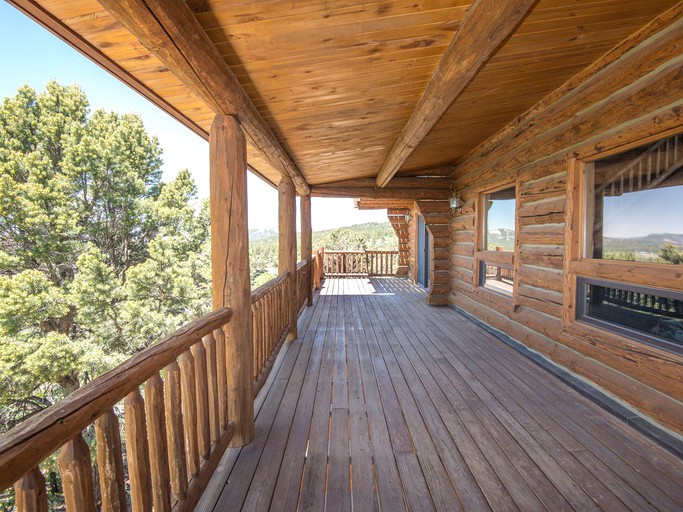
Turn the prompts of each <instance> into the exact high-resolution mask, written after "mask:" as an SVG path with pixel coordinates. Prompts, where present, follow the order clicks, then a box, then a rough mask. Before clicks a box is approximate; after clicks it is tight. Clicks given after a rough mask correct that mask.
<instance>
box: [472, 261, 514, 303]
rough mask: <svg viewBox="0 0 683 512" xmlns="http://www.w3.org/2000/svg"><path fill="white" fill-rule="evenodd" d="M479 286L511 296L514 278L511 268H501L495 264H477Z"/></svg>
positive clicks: (483, 262)
mask: <svg viewBox="0 0 683 512" xmlns="http://www.w3.org/2000/svg"><path fill="white" fill-rule="evenodd" d="M479 265H480V267H479V286H484V287H486V288H490V289H492V290H495V291H497V292H501V293H504V294H505V295H512V287H513V285H514V278H513V274H512V267H511V266H510V267H508V266H507V265H505V266H501V265H500V264H497V263H486V262H485V261H482V262H480V263H479Z"/></svg>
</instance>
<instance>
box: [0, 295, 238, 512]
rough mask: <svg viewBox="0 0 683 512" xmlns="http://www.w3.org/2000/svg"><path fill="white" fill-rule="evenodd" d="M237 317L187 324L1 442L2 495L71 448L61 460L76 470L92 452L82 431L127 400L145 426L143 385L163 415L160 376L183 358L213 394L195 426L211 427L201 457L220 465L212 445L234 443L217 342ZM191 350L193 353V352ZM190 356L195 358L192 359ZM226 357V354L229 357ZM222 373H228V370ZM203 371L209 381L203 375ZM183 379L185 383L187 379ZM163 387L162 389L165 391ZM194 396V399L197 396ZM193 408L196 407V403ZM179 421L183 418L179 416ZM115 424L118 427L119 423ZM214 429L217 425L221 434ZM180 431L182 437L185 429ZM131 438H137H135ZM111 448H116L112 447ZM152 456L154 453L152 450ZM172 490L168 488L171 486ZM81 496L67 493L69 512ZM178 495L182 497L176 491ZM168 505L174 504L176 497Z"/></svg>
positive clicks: (215, 315)
mask: <svg viewBox="0 0 683 512" xmlns="http://www.w3.org/2000/svg"><path fill="white" fill-rule="evenodd" d="M231 317H232V311H231V310H230V309H228V308H224V309H220V310H217V311H214V312H212V313H209V314H208V315H206V316H204V317H202V318H200V319H198V320H195V321H193V322H190V323H188V324H186V325H185V326H183V327H181V328H180V329H178V330H176V331H175V332H174V333H172V334H170V335H169V336H167V337H166V338H164V339H163V340H161V341H159V342H157V343H155V344H154V345H151V346H149V347H147V348H145V349H143V350H141V351H140V352H139V353H137V354H136V355H134V356H133V357H131V358H130V359H129V360H128V361H126V362H125V363H123V364H121V365H120V366H118V367H117V368H115V369H113V370H111V371H109V372H107V373H105V374H103V375H101V376H100V377H98V378H96V379H95V380H93V381H92V382H90V383H88V384H86V385H85V386H83V387H82V388H80V389H78V390H76V391H74V392H73V393H72V394H70V395H69V396H68V397H66V398H65V399H64V400H62V401H60V402H58V403H56V404H54V405H52V406H50V407H48V408H47V409H45V410H44V411H41V412H40V413H38V414H36V415H35V416H33V417H32V418H31V419H29V420H27V421H25V422H24V423H21V424H20V425H18V426H17V427H15V428H14V429H12V430H11V431H9V432H7V433H6V434H4V435H3V436H1V437H0V467H2V472H0V490H4V489H6V488H7V487H9V486H10V485H12V484H13V483H15V482H17V481H18V480H19V479H21V478H22V477H23V476H24V475H27V474H28V473H30V472H31V471H32V470H34V468H36V467H37V466H38V465H39V464H40V463H41V462H42V461H43V460H44V459H45V458H46V457H48V456H49V455H51V454H52V453H54V452H55V451H56V450H57V449H59V448H60V447H62V446H65V445H68V446H69V448H70V449H69V450H68V454H67V455H66V456H65V455H64V450H62V455H60V459H62V457H63V456H64V457H66V458H65V461H66V462H65V467H72V466H69V465H68V464H72V465H73V464H74V461H73V460H66V459H68V455H69V454H71V453H72V452H77V451H78V450H82V449H85V450H87V451H88V452H89V450H88V448H87V445H85V443H84V442H83V439H82V437H81V431H82V430H84V429H85V428H86V427H88V426H89V425H90V424H92V423H93V422H94V421H95V420H97V419H98V418H103V417H105V415H109V414H112V415H113V410H112V407H113V406H114V405H115V404H117V403H118V402H120V401H121V400H123V399H124V398H125V400H126V403H125V405H126V416H128V413H129V410H130V411H133V412H135V413H136V414H135V415H134V416H136V418H137V419H140V416H139V415H140V414H143V416H142V418H141V421H142V424H144V411H142V412H141V409H140V408H139V407H138V405H139V404H138V403H136V402H135V401H136V399H137V398H139V402H140V403H142V399H141V397H140V392H139V387H140V385H142V384H143V383H146V384H145V386H146V387H145V394H146V395H147V393H149V394H150V397H151V398H152V401H153V403H154V404H155V406H156V407H157V409H156V411H157V412H158V410H159V409H160V410H162V411H163V406H164V401H163V385H164V383H163V382H162V381H161V379H160V377H159V374H160V372H161V371H162V370H164V368H167V367H168V368H171V366H169V365H172V366H173V367H174V368H178V365H177V363H176V359H177V358H178V357H180V358H181V367H182V363H183V357H185V358H186V361H190V362H191V363H193V364H194V365H195V366H197V369H198V370H200V371H199V372H198V374H197V376H196V380H195V378H194V375H193V376H192V383H193V384H195V385H196V386H197V390H200V389H204V390H207V395H210V396H209V397H208V399H207V400H209V401H210V403H208V404H207V403H206V402H203V400H204V399H203V398H200V397H198V396H197V397H196V398H197V399H198V400H197V401H198V402H203V404H204V406H205V407H204V409H203V412H204V413H205V418H202V417H200V418H197V416H193V417H192V418H191V420H192V421H194V422H195V423H196V422H197V420H198V419H199V422H200V424H201V423H202V422H205V423H206V425H207V428H209V427H208V425H209V422H210V424H211V425H210V430H211V434H212V435H211V439H210V440H208V442H209V449H208V450H207V449H206V447H204V449H202V447H200V448H199V455H200V456H201V457H202V458H204V459H208V458H209V453H208V452H209V451H211V454H210V455H211V459H213V460H216V456H215V454H214V452H215V450H211V449H210V444H211V441H213V442H215V444H216V445H221V446H227V442H228V441H229V438H230V437H232V425H231V424H228V422H227V414H225V417H224V418H219V411H218V401H219V396H218V395H219V394H220V386H218V387H217V384H216V380H215V376H216V372H217V371H218V373H219V374H220V371H221V367H220V358H218V360H219V363H218V365H219V366H218V369H217V367H216V365H217V363H216V357H215V350H216V345H215V340H214V337H213V333H214V331H216V334H217V336H216V337H217V338H219V339H220V338H221V335H222V329H221V328H222V327H223V326H224V325H225V324H227V323H228V322H229V321H230V319H231ZM202 338H205V340H204V343H202ZM220 341H224V340H220ZM190 349H192V350H191V351H190ZM207 349H208V350H207ZM211 351H213V352H211ZM190 352H192V354H191V353H190ZM222 353H225V352H224V351H223V352H222ZM193 355H194V357H193ZM207 356H208V357H207ZM207 359H208V362H209V363H210V364H209V365H208V369H207V364H206V363H207ZM222 370H223V371H225V367H224V365H223V367H222ZM202 371H203V375H200V373H202ZM167 373H168V371H167ZM181 373H182V370H181ZM193 373H194V371H193ZM167 377H168V375H167ZM202 377H203V379H202ZM178 378H179V379H180V378H181V377H178ZM155 379H156V380H155ZM178 382H179V381H178ZM159 386H162V387H161V389H160V388H159ZM178 386H180V384H178ZM192 394H194V392H193V393H192ZM129 399H130V404H129ZM159 400H160V401H159ZM148 401H149V400H148ZM129 405H130V406H131V407H130V409H129V407H128V406H129ZM147 405H148V406H150V407H151V404H147ZM192 405H194V401H193V403H192ZM220 405H221V410H227V409H225V404H223V403H222V402H221V404H220ZM175 406H176V407H180V404H179V403H176V404H175ZM183 406H185V404H183ZM167 407H168V405H167ZM149 412H154V411H149ZM162 416H163V415H162ZM178 417H180V414H179V412H178ZM126 419H127V422H126V431H127V433H128V427H129V424H128V418H126ZM113 421H114V422H115V423H116V424H118V422H117V420H116V418H115V417H114V420H113ZM148 423H149V425H148V427H149V428H148V430H149V429H152V430H154V429H158V428H160V426H161V425H163V423H164V422H163V419H162V420H160V423H159V424H158V425H157V424H152V423H153V422H152V421H150V420H148ZM214 424H215V425H216V427H215V428H214ZM139 425H140V424H137V425H136V426H139ZM117 429H118V426H117V427H116V430H117ZM170 429H171V426H170V425H169V431H170ZM219 429H222V432H219V431H218V430H219ZM179 430H180V431H182V428H181V429H179ZM200 430H201V428H200ZM112 431H113V430H112ZM150 432H151V430H150ZM207 432H208V430H207ZM128 434H129V435H132V434H131V433H128ZM137 434H138V435H143V436H144V435H146V434H145V433H144V432H142V433H141V432H139V431H138V432H137ZM157 434H158V432H157ZM202 434H204V437H207V434H206V432H204V433H202V432H200V433H199V434H198V435H199V437H202ZM159 435H160V434H159ZM149 436H150V439H153V436H152V434H151V433H150V434H149ZM164 437H165V433H164ZM226 439H227V441H226ZM98 440H99V437H98ZM200 440H201V439H200ZM176 441H177V440H176ZM150 443H151V441H150ZM118 444H119V448H118V451H119V454H118V457H119V458H120V457H121V455H120V441H119V442H118ZM170 444H171V440H170V439H169V451H172V449H171V446H170ZM164 445H165V443H164ZM127 446H128V448H127V452H128V456H129V459H130V457H131V452H132V451H134V450H132V448H133V446H132V439H129V440H128V441H127ZM65 447H66V446H65ZM83 447H84V448H83ZM107 448H110V447H109V446H108V447H107ZM145 448H146V443H145ZM152 448H153V447H152ZM181 448H182V443H181ZM99 449H100V448H98V451H99ZM102 449H103V448H102ZM150 453H152V450H151V449H150ZM88 457H89V455H88ZM178 457H180V455H178ZM188 457H189V455H188ZM182 458H183V460H184V458H185V454H184V452H183V453H182ZM219 458H220V456H218V459H219ZM81 462H82V461H81ZM159 462H160V463H162V464H166V465H168V461H167V460H166V461H163V460H161V459H160V460H159ZM207 462H208V460H207ZM89 465H90V460H89V458H88V460H87V466H88V467H87V471H88V473H89V472H90V471H91V470H90V466H89ZM204 466H207V464H206V463H205V464H204ZM60 469H61V466H60ZM153 469H154V468H152V470H153ZM157 469H158V468H157ZM188 469H189V468H188ZM146 470H147V472H148V473H150V472H151V473H152V481H156V480H155V478H154V476H155V474H154V471H152V470H151V469H150V467H149V463H148V464H147V467H146ZM203 470H204V467H202V468H201V471H200V469H199V468H197V469H196V471H194V472H192V471H190V472H189V476H188V478H187V480H190V477H194V480H195V481H198V480H203V477H204V475H203V472H204V471H203ZM166 471H168V467H166ZM144 476H145V475H143V477H144ZM200 477H202V478H200ZM146 478H147V479H149V474H148V475H146ZM74 485H75V484H74ZM166 485H168V482H167V483H166ZM91 486H92V483H90V487H91ZM181 487H183V488H184V489H185V490H186V491H183V493H180V494H184V493H185V492H187V494H188V495H189V494H190V491H193V492H194V494H197V492H199V493H201V489H192V488H193V485H192V482H190V485H189V488H188V482H187V481H185V482H184V484H182V485H181ZM77 491H78V492H85V491H83V489H80V490H78V489H77V490H74V489H71V490H70V491H68V490H67V489H65V497H66V499H67V509H69V492H71V493H74V492H77ZM90 492H92V489H90ZM174 494H176V493H175V490H174ZM156 498H157V496H156V495H155V503H156ZM162 498H163V497H162ZM163 499H166V498H163ZM167 499H168V500H169V501H170V499H171V498H170V493H169V496H168V497H167ZM177 499H178V498H177ZM193 499H194V496H193ZM188 506H192V504H191V503H188ZM72 508H73V507H72Z"/></svg>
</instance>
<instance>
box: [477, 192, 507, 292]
mask: <svg viewBox="0 0 683 512" xmlns="http://www.w3.org/2000/svg"><path fill="white" fill-rule="evenodd" d="M515 197H516V191H515V187H514V186H512V187H507V188H504V189H501V190H495V191H492V192H489V193H487V194H483V195H482V197H481V203H480V204H481V215H480V227H479V232H480V243H479V244H478V245H479V247H478V249H480V250H478V251H477V252H476V257H477V267H478V272H477V277H475V279H477V282H476V284H477V286H480V287H483V288H486V289H489V290H493V291H496V292H499V293H502V294H504V295H508V296H512V292H513V289H514V267H513V258H514V249H515Z"/></svg>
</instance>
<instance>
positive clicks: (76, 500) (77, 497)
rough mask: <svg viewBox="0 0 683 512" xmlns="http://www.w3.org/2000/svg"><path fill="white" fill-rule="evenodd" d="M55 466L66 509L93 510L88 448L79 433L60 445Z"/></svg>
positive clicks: (83, 511)
mask: <svg viewBox="0 0 683 512" xmlns="http://www.w3.org/2000/svg"><path fill="white" fill-rule="evenodd" d="M57 466H58V467H59V473H60V475H61V476H62V487H63V489H64V503H65V505H66V510H69V511H71V510H78V511H79V512H95V498H94V493H93V480H92V468H91V467H90V448H88V444H87V443H86V442H85V439H83V436H82V435H81V434H78V435H77V436H76V437H74V438H73V439H72V440H71V441H69V442H68V443H66V444H65V445H64V446H63V447H62V449H61V450H60V452H59V457H57Z"/></svg>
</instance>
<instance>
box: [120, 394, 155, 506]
mask: <svg viewBox="0 0 683 512" xmlns="http://www.w3.org/2000/svg"><path fill="white" fill-rule="evenodd" d="M123 410H124V418H125V425H126V459H127V461H128V475H129V478H130V501H131V506H132V508H133V511H134V512H147V511H151V510H152V480H151V475H150V464H149V444H148V441H147V420H146V418H145V402H144V400H143V399H142V395H141V394H140V390H139V389H135V391H132V392H131V393H129V394H128V395H126V398H125V399H124V401H123Z"/></svg>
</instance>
